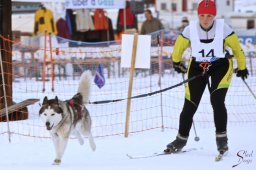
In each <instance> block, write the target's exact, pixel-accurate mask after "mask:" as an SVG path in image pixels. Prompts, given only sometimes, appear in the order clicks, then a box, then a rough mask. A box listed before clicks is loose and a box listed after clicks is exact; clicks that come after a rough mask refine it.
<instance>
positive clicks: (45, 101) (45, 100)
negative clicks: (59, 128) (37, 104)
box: [43, 96, 48, 105]
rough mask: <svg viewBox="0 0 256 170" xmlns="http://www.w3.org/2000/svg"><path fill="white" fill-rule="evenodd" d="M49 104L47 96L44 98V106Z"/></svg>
mask: <svg viewBox="0 0 256 170" xmlns="http://www.w3.org/2000/svg"><path fill="white" fill-rule="evenodd" d="M47 103H48V98H47V96H45V97H44V101H43V105H45V104H47Z"/></svg>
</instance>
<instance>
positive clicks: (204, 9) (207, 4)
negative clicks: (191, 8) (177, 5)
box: [197, 0, 216, 16]
mask: <svg viewBox="0 0 256 170" xmlns="http://www.w3.org/2000/svg"><path fill="white" fill-rule="evenodd" d="M197 13H198V15H200V14H211V15H214V16H216V5H215V2H214V1H211V0H203V1H201V2H200V3H199V5H198V8H197Z"/></svg>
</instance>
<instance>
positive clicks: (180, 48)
mask: <svg viewBox="0 0 256 170" xmlns="http://www.w3.org/2000/svg"><path fill="white" fill-rule="evenodd" d="M189 44H190V41H189V39H187V38H186V37H184V36H183V35H182V34H180V35H179V36H178V37H177V39H176V42H175V44H174V48H173V52H172V55H171V56H172V61H173V62H180V61H181V59H182V55H183V53H184V51H185V50H186V49H187V48H188V46H189Z"/></svg>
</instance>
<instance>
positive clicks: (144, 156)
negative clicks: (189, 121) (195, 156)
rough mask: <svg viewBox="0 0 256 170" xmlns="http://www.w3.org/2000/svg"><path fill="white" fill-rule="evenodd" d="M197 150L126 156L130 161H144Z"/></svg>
mask: <svg viewBox="0 0 256 170" xmlns="http://www.w3.org/2000/svg"><path fill="white" fill-rule="evenodd" d="M194 150H197V149H196V148H190V149H186V150H182V151H180V152H175V153H174V152H155V153H153V154H148V155H130V154H126V156H127V157H128V158H130V159H142V158H151V157H156V156H163V155H171V154H179V153H185V152H190V151H194Z"/></svg>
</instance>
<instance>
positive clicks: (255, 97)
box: [242, 79, 256, 99]
mask: <svg viewBox="0 0 256 170" xmlns="http://www.w3.org/2000/svg"><path fill="white" fill-rule="evenodd" d="M242 80H243V82H244V84H245V85H246V87H247V88H248V90H249V91H250V92H251V94H252V95H253V97H254V99H256V95H255V94H254V93H253V91H252V89H251V88H250V86H249V85H248V84H247V82H246V81H245V80H244V79H242Z"/></svg>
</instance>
